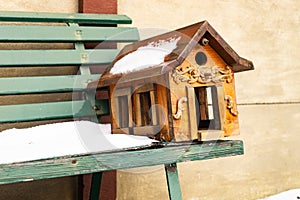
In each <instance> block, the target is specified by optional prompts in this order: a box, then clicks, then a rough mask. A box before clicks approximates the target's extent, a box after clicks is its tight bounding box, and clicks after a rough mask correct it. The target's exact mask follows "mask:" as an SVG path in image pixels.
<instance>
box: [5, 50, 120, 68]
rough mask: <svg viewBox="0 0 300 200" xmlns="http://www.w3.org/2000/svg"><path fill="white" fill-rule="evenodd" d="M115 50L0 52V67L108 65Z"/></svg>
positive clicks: (114, 55)
mask: <svg viewBox="0 0 300 200" xmlns="http://www.w3.org/2000/svg"><path fill="white" fill-rule="evenodd" d="M118 52H119V50H116V49H105V50H103V49H93V50H85V51H78V50H73V49H70V50H0V66H42V65H49V66H50V65H81V64H108V63H111V62H112V61H113V59H114V58H115V57H116V55H117V54H118Z"/></svg>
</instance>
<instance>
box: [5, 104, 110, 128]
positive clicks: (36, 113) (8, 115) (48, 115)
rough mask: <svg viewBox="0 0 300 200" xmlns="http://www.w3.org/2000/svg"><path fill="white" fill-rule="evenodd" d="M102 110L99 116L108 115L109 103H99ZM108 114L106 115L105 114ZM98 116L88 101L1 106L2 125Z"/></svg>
mask: <svg viewBox="0 0 300 200" xmlns="http://www.w3.org/2000/svg"><path fill="white" fill-rule="evenodd" d="M102 102H103V103H104V106H99V107H100V108H101V109H102V110H99V111H97V113H98V114H106V113H108V108H107V107H106V105H107V103H106V102H105V101H99V102H97V103H98V104H102ZM105 112H106V113H105ZM92 115H96V114H95V111H94V110H93V106H92V105H91V104H90V103H89V102H88V101H84V100H83V101H66V102H51V103H36V104H19V105H5V106H0V123H4V122H22V121H35V120H46V119H59V118H69V117H84V116H92Z"/></svg>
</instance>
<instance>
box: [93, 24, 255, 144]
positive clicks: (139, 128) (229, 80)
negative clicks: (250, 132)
mask: <svg viewBox="0 0 300 200" xmlns="http://www.w3.org/2000/svg"><path fill="white" fill-rule="evenodd" d="M251 69H253V64H252V62H251V61H248V60H246V59H244V58H241V57H240V56H239V55H238V54H237V53H236V52H235V51H234V50H233V49H232V48H231V47H230V46H229V45H228V44H227V43H226V42H225V41H224V40H223V39H222V37H221V36H220V35H219V34H218V33H217V32H216V31H215V30H214V29H213V27H212V26H211V25H210V24H209V23H208V22H207V21H203V22H200V23H196V24H193V25H191V26H187V27H184V28H181V29H178V30H175V31H171V32H169V33H166V34H162V35H159V36H156V37H153V38H150V39H147V40H143V41H139V42H136V43H133V44H130V45H127V46H126V47H125V48H123V50H122V51H121V52H120V54H119V55H118V56H117V57H116V59H115V60H114V62H113V63H112V64H111V65H110V66H109V67H108V68H107V70H106V71H105V73H104V74H103V76H102V77H101V78H100V81H99V82H94V83H92V84H91V85H90V87H94V88H95V87H97V88H98V89H105V88H106V89H108V90H109V95H110V109H111V117H112V133H126V134H133V135H147V136H151V137H153V138H156V139H159V140H163V141H191V140H210V139H218V138H222V137H224V136H231V135H238V134H239V125H238V111H237V106H236V93H235V83H234V73H236V72H241V71H246V70H251Z"/></svg>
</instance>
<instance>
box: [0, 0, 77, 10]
mask: <svg viewBox="0 0 300 200" xmlns="http://www.w3.org/2000/svg"><path fill="white" fill-rule="evenodd" d="M0 10H1V11H29V12H67V13H72V12H77V11H78V1H77V0H63V1H61V0H50V1H45V0H9V1H6V0H0Z"/></svg>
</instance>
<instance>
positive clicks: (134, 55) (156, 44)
mask: <svg viewBox="0 0 300 200" xmlns="http://www.w3.org/2000/svg"><path fill="white" fill-rule="evenodd" d="M180 38H181V37H171V38H168V39H166V40H158V41H152V42H150V43H148V44H147V45H145V46H141V47H139V48H137V49H136V50H135V51H133V52H131V53H129V54H127V55H125V56H124V57H122V58H121V59H120V60H118V61H117V62H116V63H115V64H114V65H113V67H112V68H111V70H110V73H111V74H120V73H129V72H134V71H138V70H143V69H147V68H149V67H152V66H156V65H159V64H161V63H163V62H164V59H165V56H167V55H169V54H170V53H171V52H172V51H173V50H174V49H176V47H177V42H178V41H179V40H180Z"/></svg>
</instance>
